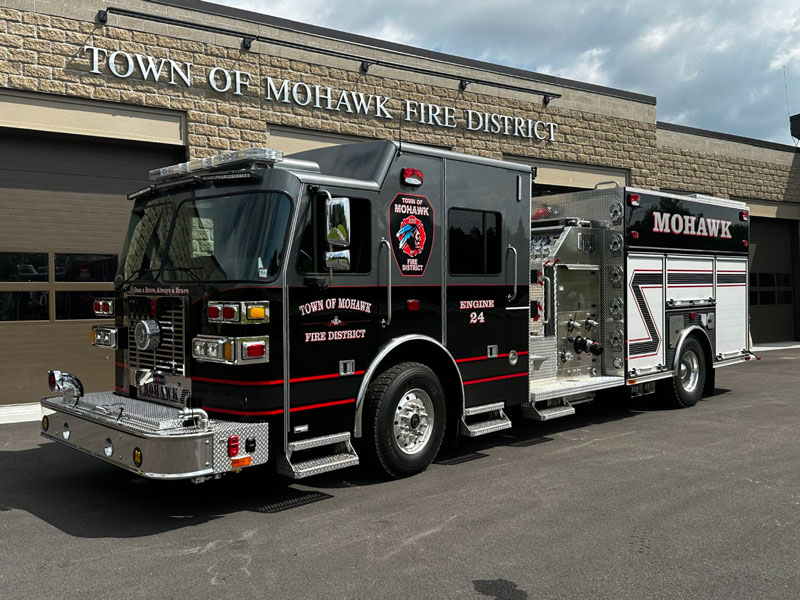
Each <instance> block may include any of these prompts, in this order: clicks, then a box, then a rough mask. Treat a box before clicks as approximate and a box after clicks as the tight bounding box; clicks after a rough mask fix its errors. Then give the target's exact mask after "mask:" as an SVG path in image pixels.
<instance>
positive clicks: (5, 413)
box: [0, 402, 42, 425]
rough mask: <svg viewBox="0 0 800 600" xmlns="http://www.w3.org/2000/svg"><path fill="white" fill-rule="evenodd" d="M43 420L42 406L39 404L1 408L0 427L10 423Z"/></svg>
mask: <svg viewBox="0 0 800 600" xmlns="http://www.w3.org/2000/svg"><path fill="white" fill-rule="evenodd" d="M41 418H42V406H41V405H40V404H39V403H38V402H26V403H25V404H8V405H6V406H0V425H6V424H8V423H29V422H31V421H38V420H39V419H41Z"/></svg>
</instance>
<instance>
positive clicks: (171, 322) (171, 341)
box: [125, 296, 186, 377]
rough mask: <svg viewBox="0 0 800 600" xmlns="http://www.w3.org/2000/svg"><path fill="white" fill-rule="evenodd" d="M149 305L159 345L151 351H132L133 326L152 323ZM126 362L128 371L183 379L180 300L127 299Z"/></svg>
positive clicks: (182, 329) (183, 342)
mask: <svg viewBox="0 0 800 600" xmlns="http://www.w3.org/2000/svg"><path fill="white" fill-rule="evenodd" d="M152 302H155V303H156V315H155V320H156V321H158V324H159V326H160V328H161V343H160V344H159V346H158V348H156V349H155V350H147V351H142V350H139V348H137V347H136V333H135V330H136V324H137V323H139V321H142V320H145V319H152V318H153V315H152V308H151V307H152ZM127 308H128V314H127V315H126V318H125V324H126V326H127V328H128V361H129V364H130V367H131V369H140V370H149V371H161V372H163V373H168V374H170V375H180V376H182V377H183V376H185V375H186V356H185V352H184V348H185V347H186V343H185V341H186V336H185V332H186V324H185V309H184V306H183V300H182V299H181V298H170V297H163V296H159V297H153V298H150V297H142V296H134V297H130V298H128V302H127Z"/></svg>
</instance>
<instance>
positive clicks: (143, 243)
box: [117, 201, 172, 281]
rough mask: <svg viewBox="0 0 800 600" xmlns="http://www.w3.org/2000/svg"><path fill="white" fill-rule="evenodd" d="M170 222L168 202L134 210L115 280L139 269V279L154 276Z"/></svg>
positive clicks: (170, 209) (159, 263) (169, 205)
mask: <svg viewBox="0 0 800 600" xmlns="http://www.w3.org/2000/svg"><path fill="white" fill-rule="evenodd" d="M171 221H172V204H171V203H164V202H163V201H159V203H157V204H152V205H149V206H148V207H147V208H146V209H144V208H137V209H135V210H134V211H133V216H132V217H131V222H130V225H129V226H128V236H127V239H126V240H125V250H124V252H123V257H122V262H121V263H120V271H119V273H118V274H117V279H118V280H119V279H122V280H123V281H125V280H127V279H129V278H130V277H132V276H133V275H134V274H135V273H136V272H137V271H141V273H140V274H139V276H138V279H148V280H152V279H155V276H156V274H157V273H158V270H159V269H160V268H161V257H162V256H163V255H164V249H165V248H166V247H167V236H168V234H169V225H170V222H171Z"/></svg>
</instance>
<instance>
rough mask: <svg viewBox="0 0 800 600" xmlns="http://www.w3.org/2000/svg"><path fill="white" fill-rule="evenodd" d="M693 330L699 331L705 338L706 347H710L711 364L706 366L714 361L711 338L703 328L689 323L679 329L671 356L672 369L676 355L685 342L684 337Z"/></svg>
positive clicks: (678, 354)
mask: <svg viewBox="0 0 800 600" xmlns="http://www.w3.org/2000/svg"><path fill="white" fill-rule="evenodd" d="M695 331H699V332H700V333H701V334H703V337H704V338H705V340H706V342H707V343H708V347H709V348H711V363H712V364H711V365H706V368H708V367H710V366H713V363H714V346H712V345H711V340H710V339H708V334H707V333H706V332H705V330H704V329H703V328H702V327H699V326H698V325H690V326H689V327H687V328H686V329H684V330H683V331H681V336H680V337H679V338H678V343H677V344H676V345H675V356H674V357H673V358H672V369H673V370H674V369H675V365H676V363H675V359H676V358H677V357H678V356H680V354H681V351H682V350H683V345H684V344H685V343H686V339H687V338H688V337H689V335H690V334H692V333H694V332H695Z"/></svg>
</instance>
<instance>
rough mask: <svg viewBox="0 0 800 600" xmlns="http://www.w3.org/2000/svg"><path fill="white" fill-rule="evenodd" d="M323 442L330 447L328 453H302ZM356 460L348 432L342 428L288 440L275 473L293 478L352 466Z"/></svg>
mask: <svg viewBox="0 0 800 600" xmlns="http://www.w3.org/2000/svg"><path fill="white" fill-rule="evenodd" d="M326 446H329V447H330V453H324V452H323V453H322V454H320V452H319V451H317V452H314V453H312V454H311V455H310V456H307V457H303V453H306V452H308V451H309V450H314V449H315V448H324V447H326ZM293 459H294V461H293ZM357 464H358V454H356V451H355V450H354V449H353V444H352V443H351V442H350V432H348V431H345V432H342V433H333V434H331V435H323V436H320V437H315V438H309V439H306V440H299V441H297V442H289V448H288V451H287V453H286V454H285V455H283V456H281V457H280V458H279V460H278V473H280V474H281V475H284V476H286V477H291V478H292V479H303V478H304V477H311V476H312V475H319V474H320V473H327V472H328V471H335V470H337V469H344V468H346V467H354V466H355V465H357Z"/></svg>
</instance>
